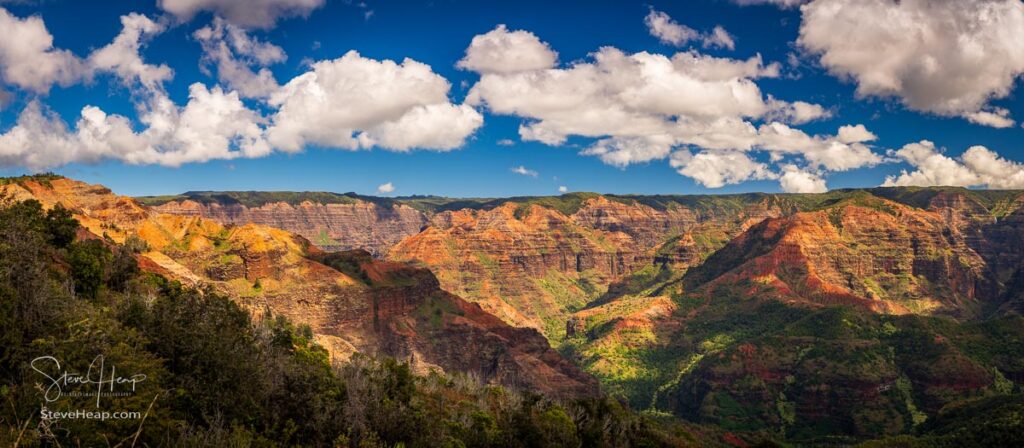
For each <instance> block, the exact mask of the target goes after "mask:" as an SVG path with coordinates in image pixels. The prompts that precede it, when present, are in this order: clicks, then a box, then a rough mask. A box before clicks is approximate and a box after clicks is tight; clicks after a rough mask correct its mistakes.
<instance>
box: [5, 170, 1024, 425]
mask: <svg viewBox="0 0 1024 448" xmlns="http://www.w3.org/2000/svg"><path fill="white" fill-rule="evenodd" d="M5 195H7V196H10V197H12V198H18V197H21V198H36V199H38V200H40V201H41V202H43V203H44V204H49V205H52V204H54V203H57V202H60V203H62V204H64V205H65V206H67V207H68V208H71V209H72V210H75V213H76V217H78V218H79V219H80V220H81V221H82V223H83V226H85V227H86V228H88V229H90V231H91V233H92V234H93V236H94V237H98V238H109V239H111V240H113V241H118V242H120V241H125V240H126V239H127V238H129V237H137V238H140V239H142V240H143V241H145V242H146V243H147V245H148V246H149V250H148V251H147V252H144V253H143V254H141V255H140V262H141V264H142V265H143V266H144V267H145V268H146V269H147V270H150V271H151V272H156V273H160V274H162V275H165V276H167V277H169V278H174V279H178V280H179V281H182V282H183V283H186V284H192V285H211V286H212V287H215V288H217V289H218V290H221V291H225V292H227V293H228V294H229V295H231V297H232V298H234V299H235V300H236V301H237V302H238V303H240V304H242V305H243V306H244V307H245V308H246V309H248V310H250V312H251V313H253V315H255V316H260V315H263V314H267V313H274V314H282V315H286V316H288V317H289V318H292V319H294V320H295V321H296V322H301V323H305V324H308V325H310V326H311V327H312V329H313V330H314V333H315V335H316V340H317V342H319V343H320V344H322V345H323V346H325V347H327V348H328V349H329V350H330V352H331V354H332V356H333V357H336V358H337V359H339V360H344V359H346V358H347V357H348V356H351V355H352V354H354V353H360V352H368V353H379V354H383V355H387V356H393V357H396V358H398V359H400V360H403V361H407V362H410V364H411V365H412V366H414V368H415V369H416V370H417V371H418V372H426V371H429V370H430V369H439V370H445V371H460V372H474V373H476V374H479V375H480V376H481V377H482V378H484V379H485V380H487V381H490V382H493V383H500V384H506V385H512V386H515V387H518V388H524V389H535V390H538V391H542V392H545V393H548V394H552V395H560V394H561V395H575V396H579V395H593V394H598V393H601V394H607V395H611V396H614V397H618V398H621V399H622V400H623V401H624V402H626V403H628V404H629V405H630V406H631V407H633V408H636V409H644V410H647V411H649V412H653V413H656V414H665V415H672V416H675V417H677V418H682V419H685V420H688V421H690V422H694V423H698V424H706V425H712V426H714V427H716V428H722V429H725V430H728V431H737V432H758V431H769V430H770V431H780V433H779V434H781V435H782V436H783V437H784V438H785V439H787V440H792V441H815V440H819V438H821V437H832V436H837V435H838V436H842V437H850V438H852V439H850V440H858V439H862V438H865V437H876V436H879V435H893V434H905V433H908V432H913V431H917V430H920V429H921V428H924V427H926V426H927V425H928V423H926V422H930V421H934V420H935V419H940V418H942V416H943V415H946V414H947V413H948V412H953V410H954V409H956V408H957V407H958V406H962V405H963V404H964V403H966V402H968V401H971V400H981V399H984V400H988V399H995V398H998V397H1002V396H1006V395H1007V394H1012V393H1015V391H1019V390H1020V388H1021V384H1024V364H1022V361H1021V360H1022V359H1024V322H1022V318H1021V317H1020V315H1021V312H1022V310H1024V278H1022V275H1024V192H1018V191H974V190H966V189H961V188H945V187H941V188H912V187H911V188H875V189H858V190H835V191H831V192H828V193H822V194H800V195H794V194H762V193H751V194H737V195H717V196H681V195H678V196H677V195H666V196H633V195H600V194H594V193H572V194H565V195H561V196H557V197H518V198H504V199H449V198H438V197H430V196H420V197H407V198H373V197H366V196H358V195H354V194H334V193H316V192H306V193H298V192H296V193H290V192H193V193H186V194H183V195H177V196H166V197H147V198H139V199H138V200H134V199H131V198H125V197H121V196H117V195H113V194H112V193H110V192H109V191H108V190H105V189H103V188H102V187H98V186H88V185H85V184H81V183H77V182H74V181H70V180H66V179H57V180H52V181H48V185H46V184H44V183H40V182H23V183H21V184H17V187H12V186H7V187H6V190H5ZM598 382H599V383H600V384H598ZM598 390H600V392H598Z"/></svg>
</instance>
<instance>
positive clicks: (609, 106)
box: [466, 11, 882, 188]
mask: <svg viewBox="0 0 1024 448" xmlns="http://www.w3.org/2000/svg"><path fill="white" fill-rule="evenodd" d="M652 13H653V14H655V16H656V15H657V14H656V12H653V11H652ZM649 21H654V19H650V20H649ZM662 25H664V24H662ZM657 26H661V25H657ZM502 32H503V33H509V31H508V30H503V31H502ZM512 33H525V32H521V31H514V32H512ZM526 34H529V33H526ZM529 36H531V37H533V35H532V34H529ZM534 39H536V38H535V37H534ZM535 42H536V44H537V45H538V46H541V47H543V48H545V49H546V48H547V45H546V44H544V43H543V42H540V41H539V40H535ZM491 56H493V57H494V59H495V60H502V59H503V58H502V57H501V55H500V54H492V55H491ZM591 58H592V60H590V61H578V62H575V63H573V64H571V65H569V66H567V67H564V68H558V67H542V68H537V69H534V70H515V71H495V70H484V71H481V72H480V80H479V81H478V82H477V83H476V84H475V85H474V86H473V87H472V88H471V89H470V91H469V94H468V95H467V98H466V103H467V104H470V105H474V106H481V107H486V108H487V109H489V110H490V111H491V112H493V113H496V114H502V115H513V116H518V117H522V118H523V119H524V121H523V123H522V124H521V125H520V128H519V135H520V137H521V138H522V139H523V140H524V141H530V140H532V141H539V142H542V143H545V144H548V145H561V144H564V143H565V142H566V141H567V139H568V138H569V137H570V136H580V137H584V138H591V139H593V140H592V143H591V144H590V145H589V146H587V147H585V148H584V149H583V150H582V151H581V154H583V155H590V156H595V157H598V158H600V159H601V161H603V162H604V163H607V164H609V165H613V166H616V167H620V168H625V167H627V166H629V165H631V164H636V163H646V162H651V161H655V160H664V159H666V158H669V159H670V162H669V163H670V164H671V165H672V166H673V167H674V168H676V169H677V171H678V172H679V173H680V174H682V175H684V176H688V177H691V178H693V179H694V180H696V181H697V182H698V183H701V184H702V185H705V186H708V187H711V188H716V187H721V186H723V185H726V184H730V183H737V182H742V181H745V180H749V179H775V178H778V177H779V172H778V171H777V170H776V169H773V167H772V166H771V165H769V164H765V163H762V162H756V161H755V160H754V159H753V158H751V156H750V154H748V153H750V152H767V153H768V154H769V156H770V157H769V159H770V161H771V162H772V164H782V163H786V164H791V165H799V166H801V169H804V170H805V171H807V172H811V173H814V174H813V175H814V176H816V177H817V178H818V179H820V178H821V176H822V175H824V173H826V172H828V171H845V170H850V169H854V168H859V167H864V166H871V165H874V164H877V163H880V162H881V161H882V158H881V157H880V156H879V155H877V154H875V153H874V152H873V151H872V149H871V148H870V147H869V146H867V145H866V144H865V142H868V141H871V140H873V139H874V135H873V134H871V133H870V132H869V131H867V129H865V128H864V127H863V126H860V125H858V126H850V127H844V128H842V129H841V130H840V132H841V133H842V135H841V136H840V135H835V136H809V135H807V134H805V133H804V132H802V131H800V130H798V129H794V128H791V127H790V126H788V125H787V124H785V123H790V124H800V123H805V122H808V121H811V120H815V119H820V118H825V117H828V116H830V112H829V111H828V110H827V109H825V108H823V107H822V106H820V105H817V104H811V103H806V102H801V101H797V102H786V101H781V100H778V99H775V98H772V97H771V96H767V95H764V94H763V93H762V92H761V90H760V88H759V87H758V85H757V84H756V82H755V81H756V80H757V79H758V78H764V77H776V76H778V75H779V66H778V65H777V64H768V65H765V64H764V62H763V61H762V60H761V57H760V56H755V57H752V58H749V59H747V60H736V59H730V58H716V57H711V56H708V55H704V54H700V53H697V52H695V51H686V52H680V53H677V54H675V55H673V56H665V55H660V54H652V53H647V52H640V53H634V54H626V53H624V52H622V51H620V50H618V49H615V48H611V47H604V48H601V49H599V50H598V51H596V52H595V53H593V54H592V55H591ZM756 121H760V122H762V123H763V124H761V125H760V127H759V126H756V125H755V124H754V122H756ZM681 147H691V148H695V149H698V150H699V151H698V152H697V153H696V154H693V153H691V152H690V151H689V150H680V149H679V148H681ZM790 178H793V175H791V176H790ZM795 180H797V179H794V181H795ZM794 185H795V184H794ZM794 188H795V187H794Z"/></svg>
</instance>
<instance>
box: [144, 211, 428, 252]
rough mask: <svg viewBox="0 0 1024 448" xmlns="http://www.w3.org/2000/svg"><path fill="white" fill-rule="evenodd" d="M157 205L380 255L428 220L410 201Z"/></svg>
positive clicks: (328, 247)
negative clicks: (402, 202)
mask: <svg viewBox="0 0 1024 448" xmlns="http://www.w3.org/2000/svg"><path fill="white" fill-rule="evenodd" d="M154 209H155V210H156V211H158V212H160V213H168V214H173V215H183V216H201V217H205V218H209V219H213V220H215V221H218V222H221V223H224V224H236V225H242V224H248V223H253V224H260V225H265V226H269V227H276V228H279V229H284V230H287V231H289V232H293V233H296V234H299V235H302V236H303V237H305V238H306V239H308V240H310V241H312V242H313V243H314V244H316V245H317V246H319V247H320V248H322V249H325V250H350V249H365V250H367V251H369V252H370V253H372V254H374V255H378V256H379V255H382V254H384V253H386V252H387V250H388V249H389V248H390V247H391V246H392V245H394V244H395V243H397V242H398V241H400V240H401V239H402V238H405V237H407V236H410V235H415V234H416V233H419V231H420V229H421V228H422V227H423V226H424V225H425V224H426V223H427V218H426V216H424V214H423V213H421V212H419V211H417V210H415V209H413V208H412V207H409V206H407V205H402V204H395V205H393V206H384V205H378V204H374V203H372V202H367V201H361V200H354V203H351V204H320V203H314V202H310V201H305V202H302V203H300V204H298V205H291V204H288V203H286V202H275V203H269V204H265V205H261V206H258V207H247V206H245V205H242V204H221V203H217V202H211V203H205V204H203V203H199V202H196V201H193V200H184V201H171V202H167V203H165V204H161V205H158V206H155V207H154Z"/></svg>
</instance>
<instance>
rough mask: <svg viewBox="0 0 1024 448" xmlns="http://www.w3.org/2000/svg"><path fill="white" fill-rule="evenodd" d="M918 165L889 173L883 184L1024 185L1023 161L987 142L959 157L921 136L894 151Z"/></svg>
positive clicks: (1014, 187)
mask: <svg viewBox="0 0 1024 448" xmlns="http://www.w3.org/2000/svg"><path fill="white" fill-rule="evenodd" d="M893 155H895V156H896V157H899V158H900V159H903V160H904V161H906V162H907V163H908V164H910V165H911V166H913V167H914V168H916V170H915V171H911V172H908V171H906V170H904V171H903V172H902V173H901V174H900V175H899V176H889V177H887V178H886V179H885V183H884V184H883V186H887V187H891V186H908V185H913V186H932V185H953V186H961V187H986V188H1005V189H1018V188H1024V164H1021V163H1018V162H1014V161H1011V160H1007V159H1005V158H1003V157H1000V156H999V154H996V153H995V152H994V151H992V150H989V149H988V148H986V147H984V146H972V147H970V148H969V149H967V151H965V152H964V153H963V154H962V155H960V157H958V158H953V157H949V156H946V155H944V154H942V153H941V152H939V150H938V149H936V148H935V144H934V143H932V142H930V141H928V140H922V141H920V142H918V143H910V144H907V145H905V146H903V147H902V148H900V149H899V150H897V151H895V152H894V153H893Z"/></svg>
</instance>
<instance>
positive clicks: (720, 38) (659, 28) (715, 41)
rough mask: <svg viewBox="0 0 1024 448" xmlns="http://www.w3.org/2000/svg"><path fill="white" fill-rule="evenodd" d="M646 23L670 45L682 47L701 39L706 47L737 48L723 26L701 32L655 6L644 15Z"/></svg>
mask: <svg viewBox="0 0 1024 448" xmlns="http://www.w3.org/2000/svg"><path fill="white" fill-rule="evenodd" d="M644 24H645V25H647V31H648V32H649V33H651V35H652V36H654V37H657V38H658V40H660V41H661V42H662V43H665V44H668V45H673V46H676V47H682V46H684V45H686V44H688V43H689V42H690V41H699V42H701V44H702V45H703V46H704V48H728V49H730V50H733V49H735V48H736V43H735V41H734V40H733V37H732V35H730V34H729V32H728V31H726V30H725V28H722V27H721V26H715V28H714V29H712V30H711V32H709V33H700V32H698V31H697V30H695V29H693V28H690V27H688V26H686V25H682V24H680V23H678V22H676V21H675V20H673V19H672V17H669V15H668V14H666V13H664V12H661V11H656V10H654V8H651V10H650V12H649V13H647V16H646V17H644Z"/></svg>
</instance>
